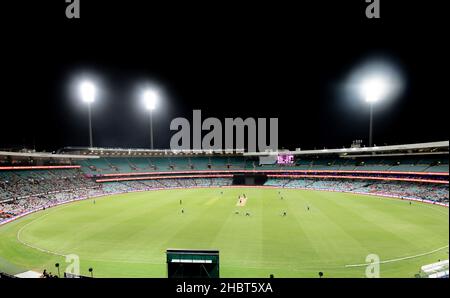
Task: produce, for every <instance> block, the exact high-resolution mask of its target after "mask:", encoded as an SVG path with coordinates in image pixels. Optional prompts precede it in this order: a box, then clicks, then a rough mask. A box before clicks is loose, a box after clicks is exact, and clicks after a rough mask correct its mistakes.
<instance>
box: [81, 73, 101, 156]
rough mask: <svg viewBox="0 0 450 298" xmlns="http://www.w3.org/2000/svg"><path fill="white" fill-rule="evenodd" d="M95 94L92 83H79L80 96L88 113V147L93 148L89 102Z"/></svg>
mask: <svg viewBox="0 0 450 298" xmlns="http://www.w3.org/2000/svg"><path fill="white" fill-rule="evenodd" d="M96 94H97V88H96V87H95V85H94V83H92V82H90V81H83V82H81V84H80V96H81V99H82V100H83V101H84V102H85V103H87V105H88V114H89V147H90V148H93V138H92V112H91V104H92V103H93V102H94V101H95V96H96Z"/></svg>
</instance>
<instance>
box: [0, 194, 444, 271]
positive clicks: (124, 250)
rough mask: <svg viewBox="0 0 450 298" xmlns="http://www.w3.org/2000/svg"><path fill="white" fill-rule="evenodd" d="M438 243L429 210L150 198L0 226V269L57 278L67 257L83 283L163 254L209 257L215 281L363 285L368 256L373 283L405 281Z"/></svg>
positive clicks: (83, 205) (260, 199)
mask: <svg viewBox="0 0 450 298" xmlns="http://www.w3.org/2000/svg"><path fill="white" fill-rule="evenodd" d="M222 192H223V193H222ZM243 194H245V196H246V198H247V199H246V200H245V201H241V202H239V196H240V195H243ZM281 197H283V199H282V198H281ZM182 210H183V211H184V212H182ZM284 213H285V214H284ZM448 244H449V211H448V208H445V207H440V206H436V205H429V204H424V203H418V202H413V203H412V204H410V203H409V202H408V201H405V200H399V199H390V198H380V197H375V196H368V195H357V194H348V193H333V192H322V191H307V190H294V189H274V188H201V189H184V190H179V189H177V190H158V191H148V192H141V193H128V194H121V195H111V196H107V197H102V198H97V199H95V204H94V200H93V199H87V200H83V201H78V202H73V203H69V204H65V205H60V206H58V207H54V208H50V209H47V210H44V211H40V212H37V213H34V214H31V215H29V216H26V217H23V218H21V219H19V220H16V221H14V222H11V223H8V224H6V225H4V226H1V227H0V271H2V270H3V271H6V272H9V273H12V274H16V273H18V272H24V271H27V270H34V271H37V272H42V271H43V270H44V269H47V271H50V272H53V273H55V272H56V268H55V263H60V264H61V270H62V271H64V268H65V267H66V266H68V265H69V264H68V263H66V258H65V256H66V255H70V254H74V255H77V256H78V257H79V261H80V266H81V274H84V275H88V274H89V273H88V268H93V269H94V276H95V277H166V276H167V273H166V255H165V251H166V249H168V248H186V249H218V250H219V251H220V276H221V277H268V276H269V275H270V274H273V275H274V276H275V277H317V276H318V272H323V273H324V277H365V276H366V269H367V261H368V259H366V258H367V257H368V256H369V255H376V256H377V257H379V261H380V263H379V265H380V276H381V277H414V276H415V274H417V273H418V272H419V270H420V267H421V266H422V265H426V264H430V263H434V262H437V261H438V260H443V259H448V257H449V256H448V252H449V249H448ZM62 271H61V272H62Z"/></svg>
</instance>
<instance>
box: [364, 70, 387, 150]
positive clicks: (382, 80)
mask: <svg viewBox="0 0 450 298" xmlns="http://www.w3.org/2000/svg"><path fill="white" fill-rule="evenodd" d="M360 92H361V96H362V97H363V99H364V100H365V101H366V102H368V103H369V104H370V124H369V147H372V146H373V105H374V104H375V103H376V102H378V101H380V100H383V99H385V98H386V96H387V95H388V94H389V92H390V86H389V82H388V79H387V78H386V76H383V75H382V74H374V75H371V76H369V77H367V78H365V79H364V80H363V81H362V82H361V86H360Z"/></svg>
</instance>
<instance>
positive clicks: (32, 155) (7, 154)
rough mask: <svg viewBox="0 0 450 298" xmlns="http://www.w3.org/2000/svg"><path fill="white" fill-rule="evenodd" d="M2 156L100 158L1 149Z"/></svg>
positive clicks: (0, 154)
mask: <svg viewBox="0 0 450 298" xmlns="http://www.w3.org/2000/svg"><path fill="white" fill-rule="evenodd" d="M0 156H10V157H34V158H46V159H47V158H54V159H86V158H99V157H98V156H85V155H78V154H53V153H47V152H12V151H0Z"/></svg>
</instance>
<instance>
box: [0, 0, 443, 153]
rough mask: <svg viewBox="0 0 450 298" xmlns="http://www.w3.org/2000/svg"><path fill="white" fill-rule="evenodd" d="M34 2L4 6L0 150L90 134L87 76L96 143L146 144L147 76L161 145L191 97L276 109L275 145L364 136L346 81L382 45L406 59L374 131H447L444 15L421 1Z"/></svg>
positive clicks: (361, 110) (362, 109)
mask: <svg viewBox="0 0 450 298" xmlns="http://www.w3.org/2000/svg"><path fill="white" fill-rule="evenodd" d="M36 2H37V1H33V2H29V3H27V2H26V1H21V3H20V4H15V5H11V6H9V5H6V6H3V7H2V12H3V15H4V16H6V17H5V18H3V20H2V31H3V32H2V35H3V41H2V44H3V46H2V47H3V49H4V50H3V51H2V52H3V53H2V54H1V60H2V65H3V67H2V72H3V80H2V82H3V84H2V85H3V88H2V91H3V92H2V93H3V96H2V97H3V98H2V102H1V104H0V109H1V110H0V112H1V117H0V127H2V134H1V135H2V137H1V139H0V148H11V147H24V146H25V147H28V148H30V147H33V146H36V149H38V150H56V149H58V148H61V147H64V146H83V145H87V143H88V135H87V132H88V127H87V111H86V107H85V106H83V105H82V104H80V103H79V102H78V101H77V100H75V99H74V98H73V96H72V94H71V92H70V90H71V84H72V83H73V82H74V80H76V79H77V78H78V77H79V76H80V75H81V74H89V75H91V76H93V77H95V78H96V79H97V81H98V84H99V86H100V89H101V94H100V96H99V99H98V100H97V102H96V103H95V105H94V107H93V125H94V143H95V144H94V145H96V146H102V147H127V148H128V147H131V148H143V147H148V146H149V141H148V117H147V114H146V113H145V112H144V111H143V110H142V106H141V105H140V102H139V99H138V96H137V89H138V88H139V86H140V85H142V84H145V83H146V82H153V83H156V84H158V86H160V87H161V90H162V91H163V94H164V103H163V106H162V107H160V108H159V109H158V110H157V112H156V115H155V118H154V124H155V142H156V146H157V147H159V148H167V147H168V144H169V140H170V136H171V134H172V133H171V132H170V130H169V124H170V121H171V120H172V119H173V118H175V117H180V116H181V117H187V118H189V117H191V115H192V110H193V109H202V111H203V115H204V118H206V117H218V118H220V119H223V118H224V117H254V118H258V117H278V118H279V124H280V127H279V131H280V146H282V147H286V148H290V149H294V148H297V147H301V148H305V149H306V148H314V147H317V148H323V147H328V148H330V147H336V146H337V147H342V146H344V145H345V146H348V145H349V144H350V143H351V141H352V140H354V139H363V140H364V141H365V142H367V135H368V113H369V111H368V107H367V105H366V104H365V103H362V102H361V103H355V102H350V101H349V100H348V98H347V97H346V96H345V95H344V94H343V93H342V92H341V89H342V85H343V84H344V83H345V79H346V77H347V76H348V75H349V74H350V72H351V71H352V69H355V68H356V67H357V66H358V65H359V64H360V63H362V62H364V61H366V60H367V59H369V58H371V57H380V56H382V57H386V58H387V59H389V60H391V61H394V62H395V64H396V65H397V66H398V67H400V69H401V70H402V72H403V73H404V75H405V79H406V80H405V81H406V85H405V86H406V88H405V92H404V93H403V94H402V95H401V96H400V97H399V98H397V99H396V100H395V101H393V102H391V103H388V104H385V105H382V106H380V107H378V108H376V110H375V135H374V139H375V143H376V144H385V143H387V144H399V143H413V142H426V141H440V140H447V139H448V133H447V127H446V122H447V121H446V118H447V110H446V109H445V108H444V106H445V105H446V102H447V101H448V96H446V95H445V89H446V84H445V75H443V72H442V69H443V68H444V67H445V65H446V64H448V63H447V62H448V57H447V53H448V51H446V50H445V49H444V47H445V42H444V39H445V38H446V37H445V34H444V32H445V31H444V30H445V29H444V22H443V19H440V18H439V17H438V15H437V12H438V11H439V10H440V8H439V7H432V6H430V4H426V2H424V1H422V3H419V4H412V3H411V2H410V1H395V2H396V6H394V4H393V3H388V1H386V0H385V1H381V2H382V11H381V12H382V18H381V19H380V20H373V19H372V20H369V19H366V18H365V16H364V9H365V5H366V4H365V1H362V0H361V1H358V0H352V1H329V2H327V1H314V2H315V3H316V4H306V1H300V3H303V2H305V3H303V4H300V5H299V4H296V5H295V4H294V3H293V2H297V1H281V2H279V1H277V3H275V2H268V3H264V2H261V1H248V2H245V3H246V4H245V5H243V4H242V1H188V2H191V3H189V4H188V3H186V2H187V1H183V2H181V1H180V3H179V2H175V1H164V2H163V1H154V2H149V1H146V2H143V1H120V2H119V1H117V2H114V4H113V2H111V1H92V0H89V1H86V0H81V5H82V8H81V19H80V20H68V19H66V18H65V16H64V9H65V3H64V1H62V0H61V1H60V2H59V3H56V1H55V3H56V4H55V3H44V1H38V2H39V3H36ZM47 2H50V1H47ZM318 2H320V3H318ZM336 2H342V3H336ZM390 2H392V1H390ZM144 3H146V4H144ZM149 3H153V4H149ZM212 3H214V4H212ZM344 3H345V4H344ZM427 5H428V6H427ZM447 77H448V75H447Z"/></svg>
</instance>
